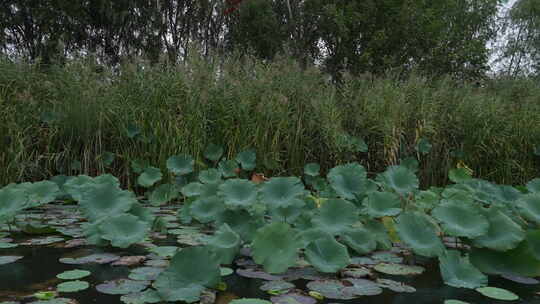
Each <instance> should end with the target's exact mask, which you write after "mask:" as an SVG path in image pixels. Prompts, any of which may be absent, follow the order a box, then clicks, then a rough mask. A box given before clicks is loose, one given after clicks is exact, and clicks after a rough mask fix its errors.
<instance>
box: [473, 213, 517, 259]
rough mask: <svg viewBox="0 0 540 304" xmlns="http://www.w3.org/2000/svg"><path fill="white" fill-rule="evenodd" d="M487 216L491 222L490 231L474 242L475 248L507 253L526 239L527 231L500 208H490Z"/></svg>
mask: <svg viewBox="0 0 540 304" xmlns="http://www.w3.org/2000/svg"><path fill="white" fill-rule="evenodd" d="M485 216H486V218H487V220H488V221H489V230H488V232H487V233H486V234H485V235H482V236H480V237H478V238H475V239H474V240H473V243H474V245H475V246H477V247H486V248H490V249H494V250H500V251H506V250H510V249H513V248H516V246H518V244H519V243H520V242H521V241H522V240H523V239H524V238H525V231H524V230H523V229H522V228H521V227H520V226H519V225H518V224H516V222H514V221H513V220H512V219H511V218H510V217H508V216H507V215H506V214H504V213H503V212H502V211H501V210H499V208H497V207H491V208H489V209H488V210H487V211H485Z"/></svg>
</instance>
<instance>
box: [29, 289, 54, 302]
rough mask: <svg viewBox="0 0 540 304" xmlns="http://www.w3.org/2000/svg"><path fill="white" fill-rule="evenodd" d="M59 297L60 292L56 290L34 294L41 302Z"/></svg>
mask: <svg viewBox="0 0 540 304" xmlns="http://www.w3.org/2000/svg"><path fill="white" fill-rule="evenodd" d="M57 296H58V292H57V291H56V290H52V291H38V292H36V293H34V297H35V298H36V299H40V300H50V299H54V298H56V297H57Z"/></svg>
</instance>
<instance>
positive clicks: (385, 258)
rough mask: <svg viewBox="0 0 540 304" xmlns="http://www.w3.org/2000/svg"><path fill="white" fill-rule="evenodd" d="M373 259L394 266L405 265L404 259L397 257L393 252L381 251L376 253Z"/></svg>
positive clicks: (372, 256)
mask: <svg viewBox="0 0 540 304" xmlns="http://www.w3.org/2000/svg"><path fill="white" fill-rule="evenodd" d="M371 258H372V259H373V260H375V261H377V262H375V264H376V263H378V262H387V263H394V264H400V263H403V257H401V256H399V255H397V254H396V253H394V252H391V251H379V252H374V253H373V254H372V255H371Z"/></svg>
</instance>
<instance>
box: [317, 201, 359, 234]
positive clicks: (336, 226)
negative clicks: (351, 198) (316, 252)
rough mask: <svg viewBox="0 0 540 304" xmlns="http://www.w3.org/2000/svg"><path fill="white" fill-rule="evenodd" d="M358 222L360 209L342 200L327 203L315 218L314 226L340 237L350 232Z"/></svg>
mask: <svg viewBox="0 0 540 304" xmlns="http://www.w3.org/2000/svg"><path fill="white" fill-rule="evenodd" d="M357 220H358V209H357V208H356V206H354V205H353V204H352V203H350V202H348V201H345V200H342V199H330V200H328V201H326V202H325V203H324V204H323V205H322V207H321V208H319V212H318V214H317V215H316V216H315V217H314V218H313V220H312V222H313V225H314V226H316V227H319V228H321V229H323V230H324V231H326V232H328V233H330V234H332V235H338V234H341V233H343V232H345V231H346V230H348V229H349V228H350V227H351V225H352V224H354V223H355V222H356V221H357Z"/></svg>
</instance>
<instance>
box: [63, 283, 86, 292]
mask: <svg viewBox="0 0 540 304" xmlns="http://www.w3.org/2000/svg"><path fill="white" fill-rule="evenodd" d="M88 287H90V284H88V282H85V281H78V280H77V281H69V282H64V283H60V284H58V285H56V290H58V292H77V291H81V290H85V289H87V288H88Z"/></svg>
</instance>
